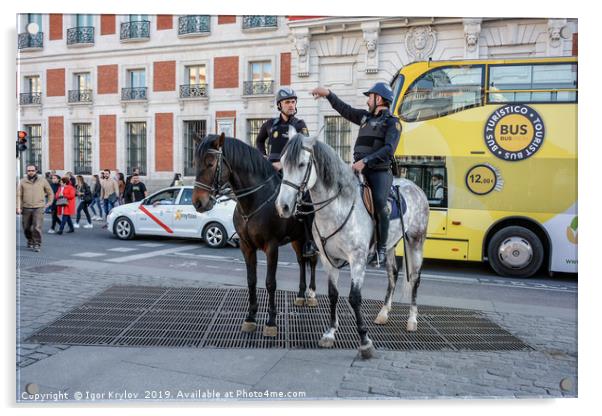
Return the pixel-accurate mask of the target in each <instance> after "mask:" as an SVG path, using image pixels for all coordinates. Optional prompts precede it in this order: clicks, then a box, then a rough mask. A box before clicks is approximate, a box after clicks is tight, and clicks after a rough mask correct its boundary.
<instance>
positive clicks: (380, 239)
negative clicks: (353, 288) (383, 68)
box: [311, 82, 401, 267]
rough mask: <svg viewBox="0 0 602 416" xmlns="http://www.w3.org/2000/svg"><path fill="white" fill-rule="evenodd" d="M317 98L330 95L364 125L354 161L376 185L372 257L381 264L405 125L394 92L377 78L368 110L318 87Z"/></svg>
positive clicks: (333, 102)
mask: <svg viewBox="0 0 602 416" xmlns="http://www.w3.org/2000/svg"><path fill="white" fill-rule="evenodd" d="M311 94H312V95H313V96H314V97H315V98H316V99H317V98H320V97H326V99H327V100H328V102H329V103H330V105H331V106H332V108H334V109H335V110H336V111H337V112H338V113H339V114H340V115H341V116H343V117H344V118H346V119H347V120H349V121H351V122H352V123H355V124H357V125H359V126H360V130H359V133H358V136H357V140H356V142H355V147H354V148H353V161H354V163H353V165H352V169H353V170H354V171H355V172H358V173H362V174H363V175H364V177H365V178H366V181H367V182H368V185H369V186H370V188H371V189H372V198H373V200H374V211H375V216H376V222H377V228H376V231H377V246H376V253H375V256H374V258H373V259H372V261H374V262H377V264H379V265H380V266H381V267H382V266H383V265H384V263H385V259H386V244H387V237H388V235H389V213H388V210H387V197H388V195H389V191H390V189H391V185H392V184H393V173H392V171H391V162H392V161H393V160H394V159H393V155H394V153H395V149H396V148H397V144H398V143H399V134H400V133H401V125H400V124H399V120H398V119H397V117H395V116H394V115H393V114H391V110H390V106H391V104H392V102H393V92H392V91H391V88H390V87H389V86H388V85H387V84H386V83H384V82H377V83H376V84H374V86H373V87H372V88H370V89H369V90H368V91H366V92H364V95H365V96H367V97H368V101H367V102H366V104H367V105H368V111H366V110H361V109H357V108H352V107H351V106H350V105H349V104H346V103H345V102H343V101H342V100H341V99H340V98H339V97H337V96H336V95H335V94H334V93H333V92H332V91H330V90H328V89H326V88H323V87H318V88H315V89H314V90H312V91H311Z"/></svg>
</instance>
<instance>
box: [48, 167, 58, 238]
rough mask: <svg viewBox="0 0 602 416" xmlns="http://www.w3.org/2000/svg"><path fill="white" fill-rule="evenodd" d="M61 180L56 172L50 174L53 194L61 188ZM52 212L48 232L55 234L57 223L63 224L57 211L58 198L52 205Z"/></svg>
mask: <svg viewBox="0 0 602 416" xmlns="http://www.w3.org/2000/svg"><path fill="white" fill-rule="evenodd" d="M60 182H61V177H60V176H59V175H56V174H51V175H50V188H51V189H52V195H55V194H56V191H58V190H59V187H60ZM50 213H51V214H52V225H51V226H50V229H48V234H54V233H55V232H56V230H55V228H56V226H57V225H60V224H61V219H60V218H59V216H58V213H57V206H56V199H53V201H52V205H51V206H50Z"/></svg>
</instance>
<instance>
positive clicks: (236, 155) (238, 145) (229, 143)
mask: <svg viewBox="0 0 602 416" xmlns="http://www.w3.org/2000/svg"><path fill="white" fill-rule="evenodd" d="M219 137H220V136H219V135H218V134H208V135H207V136H206V137H205V138H204V139H203V140H202V141H201V144H200V146H199V147H198V148H197V150H196V154H195V156H196V157H197V158H198V157H200V156H202V155H203V154H205V153H206V152H207V151H208V150H209V149H211V148H212V145H213V143H214V142H215V141H216V140H217V139H218V138H219ZM222 150H223V154H224V157H225V158H226V160H227V161H228V163H229V164H230V166H231V167H232V169H235V170H237V171H239V172H247V173H249V174H252V173H257V174H260V175H261V176H263V177H268V176H270V175H272V174H274V168H273V167H272V164H271V163H270V162H268V160H267V159H266V158H264V157H263V155H262V154H261V153H260V152H259V150H257V149H256V148H254V147H251V146H249V145H248V144H246V143H245V142H243V141H242V140H239V139H237V138H235V137H226V139H225V140H224V147H223V149H222Z"/></svg>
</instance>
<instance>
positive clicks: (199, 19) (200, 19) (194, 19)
mask: <svg viewBox="0 0 602 416" xmlns="http://www.w3.org/2000/svg"><path fill="white" fill-rule="evenodd" d="M210 23H211V16H209V15H195V16H181V17H180V18H179V19H178V35H188V34H191V33H209V32H210V31H211V27H210Z"/></svg>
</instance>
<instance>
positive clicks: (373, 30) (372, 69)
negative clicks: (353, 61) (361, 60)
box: [362, 22, 380, 74]
mask: <svg viewBox="0 0 602 416" xmlns="http://www.w3.org/2000/svg"><path fill="white" fill-rule="evenodd" d="M362 31H363V34H364V41H365V42H366V73H367V74H374V73H377V72H378V35H379V31H380V23H379V22H368V23H363V24H362Z"/></svg>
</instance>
